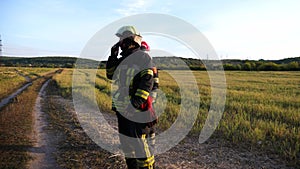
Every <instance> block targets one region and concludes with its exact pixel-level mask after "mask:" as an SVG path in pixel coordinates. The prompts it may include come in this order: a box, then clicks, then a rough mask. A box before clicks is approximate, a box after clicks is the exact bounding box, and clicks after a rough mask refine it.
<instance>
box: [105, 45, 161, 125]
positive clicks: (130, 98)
mask: <svg viewBox="0 0 300 169" xmlns="http://www.w3.org/2000/svg"><path fill="white" fill-rule="evenodd" d="M121 55H123V56H122V57H121V58H117V57H109V60H108V62H107V65H106V73H107V77H108V78H109V79H111V80H115V81H114V87H113V88H114V89H113V104H112V106H113V107H112V109H113V110H115V111H118V112H124V111H126V109H128V105H132V106H133V107H134V108H135V111H136V112H138V111H146V110H148V109H149V108H151V109H152V102H153V101H154V100H155V98H156V93H155V90H156V89H157V88H158V83H159V80H158V71H157V69H156V67H155V66H154V64H153V63H152V58H151V57H150V56H149V54H148V53H146V52H145V51H143V50H140V49H139V48H137V49H134V50H132V51H131V52H127V53H121ZM130 103H131V104H130ZM132 110H133V109H131V111H132ZM127 111H128V110H127ZM153 111H154V110H153ZM150 113H151V112H150ZM153 113H154V112H153ZM152 115H153V114H152ZM153 120H154V119H153Z"/></svg>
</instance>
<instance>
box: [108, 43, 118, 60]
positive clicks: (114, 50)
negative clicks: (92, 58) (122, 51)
mask: <svg viewBox="0 0 300 169" xmlns="http://www.w3.org/2000/svg"><path fill="white" fill-rule="evenodd" d="M119 47H120V42H118V43H116V44H115V45H114V46H113V47H111V49H110V56H111V57H115V58H116V57H118V54H119Z"/></svg>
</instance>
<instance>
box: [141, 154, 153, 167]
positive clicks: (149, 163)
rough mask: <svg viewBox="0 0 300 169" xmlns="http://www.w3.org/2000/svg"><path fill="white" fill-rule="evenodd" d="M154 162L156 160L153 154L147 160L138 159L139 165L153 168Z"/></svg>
mask: <svg viewBox="0 0 300 169" xmlns="http://www.w3.org/2000/svg"><path fill="white" fill-rule="evenodd" d="M154 162H155V160H154V156H151V157H149V158H147V159H146V160H139V159H137V165H138V166H139V167H148V168H153V164H154Z"/></svg>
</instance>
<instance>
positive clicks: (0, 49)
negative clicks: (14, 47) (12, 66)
mask: <svg viewBox="0 0 300 169" xmlns="http://www.w3.org/2000/svg"><path fill="white" fill-rule="evenodd" d="M2 46H3V45H2V39H1V35H0V57H1V56H2Z"/></svg>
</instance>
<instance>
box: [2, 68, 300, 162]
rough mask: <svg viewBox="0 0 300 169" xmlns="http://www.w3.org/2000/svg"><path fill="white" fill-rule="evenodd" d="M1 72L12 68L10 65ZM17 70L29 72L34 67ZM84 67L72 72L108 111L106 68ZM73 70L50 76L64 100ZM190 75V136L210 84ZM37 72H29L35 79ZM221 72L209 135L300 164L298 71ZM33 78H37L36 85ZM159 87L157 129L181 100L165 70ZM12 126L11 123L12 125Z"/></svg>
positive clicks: (206, 104)
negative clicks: (222, 89)
mask: <svg viewBox="0 0 300 169" xmlns="http://www.w3.org/2000/svg"><path fill="white" fill-rule="evenodd" d="M2 70H3V69H2ZM6 71H10V72H15V71H14V69H9V70H6ZM22 71H23V72H31V71H34V70H22ZM36 71H37V72H35V73H34V72H32V73H28V74H31V75H33V74H37V75H42V74H43V73H45V72H46V70H36ZM89 71H91V70H79V71H76V72H75V73H77V74H76V76H78V78H79V79H80V80H82V82H85V84H84V85H89V86H91V88H92V89H93V91H95V94H96V95H95V99H96V101H97V103H98V105H99V107H100V108H101V110H103V111H107V112H111V110H110V109H111V96H110V94H111V91H110V90H111V82H110V81H109V80H107V79H106V77H105V70H98V71H97V72H96V75H95V77H91V76H90V75H89ZM1 72H4V71H1ZM170 72H171V73H173V74H184V73H185V72H183V71H175V70H173V71H170ZM11 74H13V73H11ZM73 74H74V72H73V69H64V70H63V71H62V72H61V73H60V74H55V75H54V77H53V80H54V82H53V83H55V84H56V85H57V86H58V87H59V89H58V90H57V92H59V93H60V94H61V95H62V96H64V97H67V98H71V97H72V75H73ZM193 74H194V76H195V79H196V81H197V85H198V89H199V93H200V101H199V108H200V109H199V113H198V117H197V120H196V122H195V124H194V126H193V128H192V131H191V132H190V134H191V135H196V136H197V135H198V134H199V133H200V131H201V129H202V127H203V125H204V122H205V120H206V117H207V113H208V110H209V108H210V101H211V85H210V83H209V77H208V74H207V73H206V72H205V71H193ZM37 75H33V76H36V77H37ZM225 75H226V84H227V94H226V105H225V110H224V114H223V116H222V119H221V121H220V123H219V125H218V127H217V130H216V131H215V133H214V135H213V136H212V138H214V137H218V138H221V140H222V139H224V140H228V141H230V142H233V143H236V145H241V146H245V147H248V148H249V149H252V148H256V149H260V150H261V151H263V152H267V153H272V154H277V155H278V156H280V157H281V158H282V159H283V160H285V161H286V162H288V163H289V164H291V165H293V166H299V165H300V163H299V161H300V160H299V159H300V90H299V88H300V86H299V85H300V72H242V71H227V72H225ZM12 76H15V77H16V78H18V77H19V76H18V75H12ZM31 78H34V77H31ZM3 79H5V78H3ZM21 79H22V78H21ZM16 81H17V80H16ZM38 82H39V81H37V82H36V83H38ZM94 82H95V83H94ZM38 86H40V85H39V84H37V85H33V86H32V87H31V88H29V91H31V90H32V91H35V92H36V91H37V89H38ZM77 87H78V88H74V91H73V92H82V93H80V94H82V95H84V96H86V97H87V99H91V100H92V99H94V98H93V97H90V95H89V92H91V91H87V92H84V90H79V89H80V88H81V87H84V86H77ZM35 88H36V89H35ZM1 89H2V88H1ZM160 90H161V91H163V92H164V93H165V96H166V98H167V100H168V102H167V104H166V105H167V106H166V109H164V112H163V114H161V116H160V117H159V124H158V126H159V128H160V129H161V130H164V129H167V128H169V127H170V126H171V125H172V123H173V122H174V121H175V120H176V118H177V116H178V113H179V108H180V103H181V100H180V89H179V86H178V84H177V83H176V81H175V80H174V78H172V77H171V76H170V74H169V73H168V72H167V71H160ZM29 91H28V92H29ZM55 92H56V91H55ZM25 95H29V96H30V95H31V96H34V97H36V93H35V94H26V92H25V93H23V94H22V97H24V98H25ZM29 96H26V97H29ZM29 98H30V97H29ZM22 100H24V101H25V100H26V99H21V101H22ZM29 100H30V99H29ZM16 104H17V103H16ZM30 104H32V103H30ZM16 106H17V105H16ZM22 106H23V105H21V106H19V108H18V110H19V109H21V107H22ZM28 107H30V106H28ZM12 109H17V108H14V106H11V107H10V110H8V112H9V111H13V110H12ZM15 112H17V111H15ZM15 116H16V117H18V118H16V121H18V119H19V120H20V121H19V122H20V124H21V122H22V121H24V120H26V118H23V119H22V117H23V116H20V115H18V114H17V115H15ZM8 117H11V116H10V114H9V113H2V114H1V118H0V120H1V122H0V124H1V125H2V126H0V129H2V130H4V129H5V132H8V133H9V129H8V128H9V127H7V125H6V124H7V122H6V119H7V118H8ZM58 118H59V117H58ZM19 122H18V124H19ZM14 123H17V122H14ZM14 123H11V124H14ZM29 123H30V121H28V122H26V121H25V122H24V124H29ZM8 126H9V125H8ZM23 127H24V128H26V130H29V129H28V128H30V127H29V126H28V125H24V126H23ZM11 128H14V127H13V126H11ZM3 133H4V131H2V132H1V137H2V139H7V140H6V141H7V142H2V143H3V144H2V145H1V146H2V147H3V146H6V144H7V145H8V141H9V140H12V139H13V140H15V141H20V140H21V139H15V138H19V136H15V135H14V134H11V135H10V134H6V138H4V134H3ZM24 133H25V132H24ZM20 138H23V139H25V140H24V141H22V144H20V143H19V142H15V143H14V144H15V145H19V144H20V145H21V146H24V144H25V146H27V145H30V142H28V140H27V141H26V139H27V138H26V137H25V136H22V135H20ZM218 140H219V139H218ZM4 143H5V144H4ZM17 152H22V151H17ZM2 160H7V159H2ZM27 160H28V159H24V161H27Z"/></svg>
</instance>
